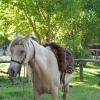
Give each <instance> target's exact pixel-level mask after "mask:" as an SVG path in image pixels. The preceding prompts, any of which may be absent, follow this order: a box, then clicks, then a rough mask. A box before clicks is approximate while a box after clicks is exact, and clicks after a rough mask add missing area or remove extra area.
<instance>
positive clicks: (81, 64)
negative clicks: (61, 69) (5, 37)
mask: <svg viewBox="0 0 100 100" xmlns="http://www.w3.org/2000/svg"><path fill="white" fill-rule="evenodd" d="M77 62H79V71H80V81H83V80H84V79H83V78H84V77H83V76H84V75H83V73H84V71H83V69H84V63H85V62H100V59H83V58H79V59H75V63H77ZM0 63H10V61H9V60H5V61H4V60H2V61H0Z"/></svg>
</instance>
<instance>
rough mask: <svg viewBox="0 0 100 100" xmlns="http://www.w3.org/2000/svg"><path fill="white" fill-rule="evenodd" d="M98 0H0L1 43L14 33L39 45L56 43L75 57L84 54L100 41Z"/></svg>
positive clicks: (99, 1)
mask: <svg viewBox="0 0 100 100" xmlns="http://www.w3.org/2000/svg"><path fill="white" fill-rule="evenodd" d="M99 3H100V0H0V18H1V19H0V41H2V40H3V38H4V37H6V38H8V39H9V40H12V39H13V38H14V37H15V35H16V32H20V33H22V34H23V35H25V36H29V35H30V33H31V32H33V35H35V36H36V37H37V39H38V40H39V42H40V43H45V42H51V41H54V42H57V43H59V44H64V46H65V47H68V48H70V49H71V50H72V51H73V52H74V54H75V57H78V56H79V55H81V56H85V55H87V54H88V53H87V51H86V48H87V46H88V44H89V43H91V42H100V39H99V38H100V35H99V34H100V6H99Z"/></svg>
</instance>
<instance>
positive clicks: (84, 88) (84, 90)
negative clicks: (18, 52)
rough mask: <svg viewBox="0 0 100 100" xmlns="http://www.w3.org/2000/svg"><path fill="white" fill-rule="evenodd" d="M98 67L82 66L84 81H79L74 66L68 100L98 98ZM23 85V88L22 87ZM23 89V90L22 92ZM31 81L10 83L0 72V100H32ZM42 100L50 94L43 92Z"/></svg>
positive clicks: (49, 97)
mask: <svg viewBox="0 0 100 100" xmlns="http://www.w3.org/2000/svg"><path fill="white" fill-rule="evenodd" d="M0 68H1V69H6V68H7V66H6V65H5V64H2V65H0ZM99 83H100V67H99V66H95V65H93V64H87V67H85V68H84V81H83V82H80V81H79V69H78V68H76V70H75V72H74V73H73V75H72V81H71V83H70V84H71V85H72V87H70V89H69V90H70V91H69V96H68V100H99V98H100V85H99ZM23 86H24V88H23ZM23 89H24V92H23ZM32 97H33V96H32V83H24V84H23V82H20V84H16V85H12V84H11V82H10V80H9V79H8V77H7V76H5V75H3V74H0V100H33V98H32ZM58 98H59V100H62V92H61V91H60V90H59V93H58ZM42 100H52V98H51V96H50V95H48V94H45V95H43V96H42Z"/></svg>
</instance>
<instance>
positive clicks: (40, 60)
mask: <svg viewBox="0 0 100 100" xmlns="http://www.w3.org/2000/svg"><path fill="white" fill-rule="evenodd" d="M32 42H33V44H34V48H35V56H33V58H32V59H31V60H30V61H29V65H30V66H31V68H32V70H35V71H36V73H37V75H38V76H39V77H41V76H43V74H45V73H46V72H47V71H46V67H47V66H46V61H45V53H46V52H45V51H46V48H44V47H43V46H42V45H40V44H38V43H37V42H35V41H32ZM44 76H46V75H44Z"/></svg>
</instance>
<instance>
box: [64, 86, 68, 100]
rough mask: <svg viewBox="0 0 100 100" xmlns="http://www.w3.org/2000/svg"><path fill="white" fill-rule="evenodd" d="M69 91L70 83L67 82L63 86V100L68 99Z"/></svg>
mask: <svg viewBox="0 0 100 100" xmlns="http://www.w3.org/2000/svg"><path fill="white" fill-rule="evenodd" d="M68 91H69V84H66V85H64V86H63V100H67V96H68Z"/></svg>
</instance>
